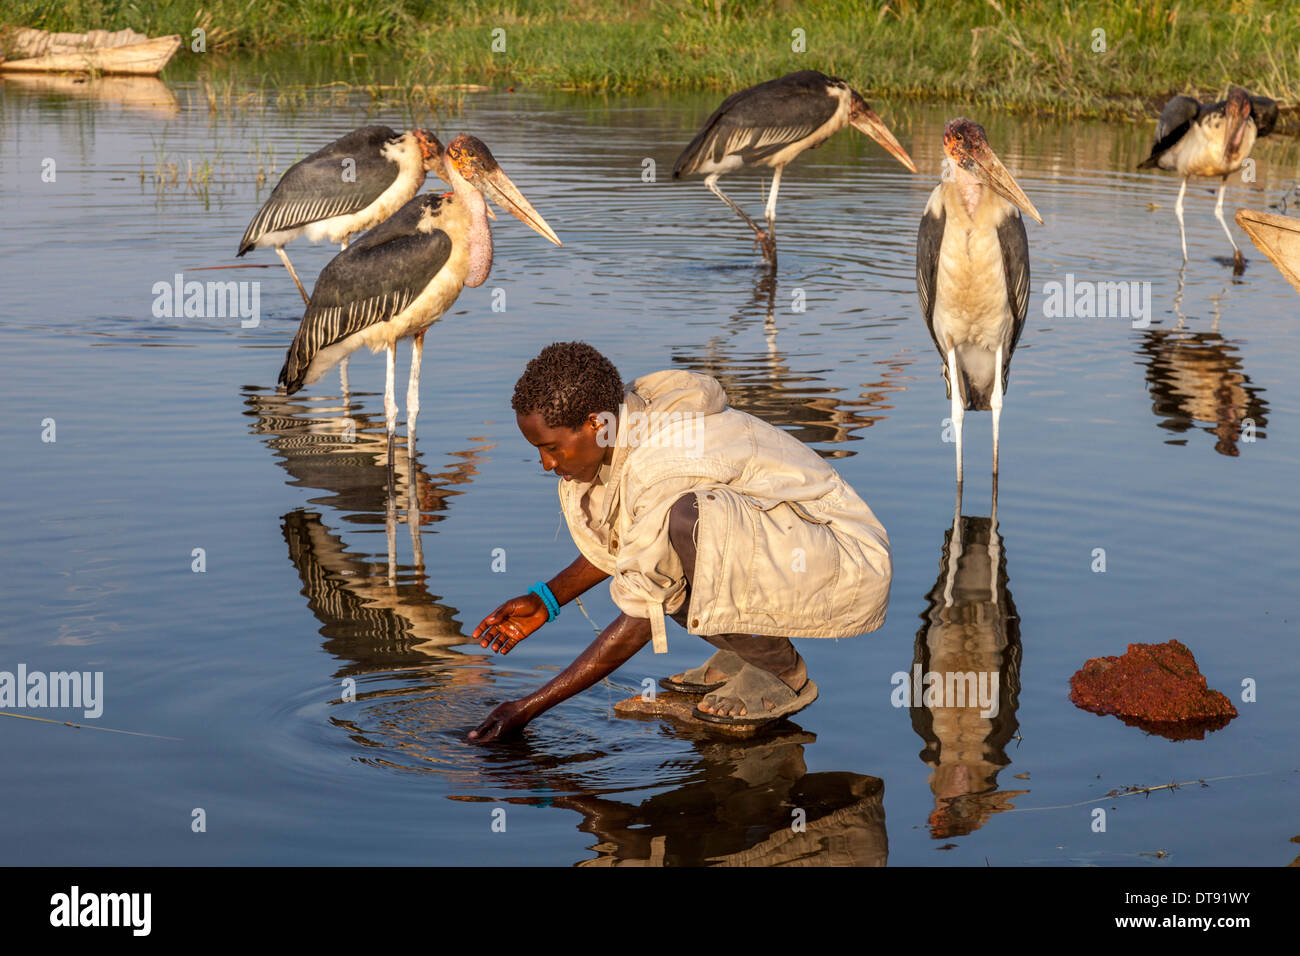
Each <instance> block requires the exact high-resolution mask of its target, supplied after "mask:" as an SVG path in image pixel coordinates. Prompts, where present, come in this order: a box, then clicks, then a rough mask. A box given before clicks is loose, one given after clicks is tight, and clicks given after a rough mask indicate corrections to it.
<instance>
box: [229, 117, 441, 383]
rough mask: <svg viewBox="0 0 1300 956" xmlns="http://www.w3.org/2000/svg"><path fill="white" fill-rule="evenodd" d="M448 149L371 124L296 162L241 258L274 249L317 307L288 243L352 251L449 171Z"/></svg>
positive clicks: (251, 229)
mask: <svg viewBox="0 0 1300 956" xmlns="http://www.w3.org/2000/svg"><path fill="white" fill-rule="evenodd" d="M442 153H443V150H442V144H441V143H440V142H438V137H436V136H434V135H433V133H431V132H430V131H429V130H427V129H410V130H407V131H406V132H405V133H401V134H398V133H396V132H394V131H393V130H391V129H389V128H388V127H387V126H363V127H361V128H360V129H355V130H353V131H352V132H351V133H348V134H347V135H346V136H341V137H339V138H338V139H336V140H335V141H334V142H332V143H330V144H329V145H328V146H323V147H321V148H320V149H318V150H316V152H314V153H312V154H311V155H310V156H308V157H306V158H305V159H302V160H299V161H298V162H296V163H294V164H293V165H292V166H290V167H289V169H288V170H287V171H286V172H285V174H284V175H283V176H282V177H280V182H279V183H277V184H276V187H275V189H274V190H272V191H271V195H270V196H269V197H267V200H266V202H265V203H263V204H262V208H261V209H259V210H258V211H257V215H255V216H254V217H253V221H252V222H250V223H249V224H248V228H247V229H245V230H244V238H243V239H242V240H240V243H239V251H238V252H237V253H235V257H236V258H238V257H240V256H242V255H244V254H245V253H246V252H248V251H249V250H250V249H257V248H261V247H265V246H272V247H273V248H274V249H275V252H276V255H278V256H279V257H280V261H281V262H283V263H284V267H285V268H286V269H288V270H289V275H290V276H291V277H292V278H293V283H294V285H296V286H297V287H298V293H299V294H300V295H301V296H302V301H303V302H310V301H311V299H310V297H309V296H308V295H307V290H306V289H305V288H304V287H303V284H302V280H301V279H299V278H298V273H297V271H295V270H294V268H293V263H292V262H290V261H289V255H288V253H286V252H285V251H284V247H285V244H286V243H289V242H292V241H293V240H294V239H296V238H298V237H299V236H301V235H303V234H306V236H307V239H308V240H309V241H311V242H319V241H320V240H322V239H328V240H329V241H330V242H337V243H339V244H340V245H341V246H342V248H343V249H347V247H348V240H349V239H350V238H351V237H352V236H354V235H356V234H357V233H359V232H365V231H366V230H367V229H371V228H373V227H374V226H377V225H379V224H380V223H381V222H383V221H384V220H385V219H387V218H388V217H389V216H391V215H392V214H393V213H394V212H396V211H397V210H398V209H400V208H401V207H402V205H403V204H404V203H406V202H408V201H409V200H410V199H411V197H412V196H414V195H415V194H416V193H418V192H419V191H420V187H421V186H423V185H424V176H425V173H426V172H429V171H435V172H437V173H438V174H439V175H440V176H443V177H444V178H445V173H443V154H442ZM339 380H340V382H341V383H342V386H343V395H344V397H345V399H346V396H347V393H348V364H347V359H344V360H343V361H342V362H340V363H339Z"/></svg>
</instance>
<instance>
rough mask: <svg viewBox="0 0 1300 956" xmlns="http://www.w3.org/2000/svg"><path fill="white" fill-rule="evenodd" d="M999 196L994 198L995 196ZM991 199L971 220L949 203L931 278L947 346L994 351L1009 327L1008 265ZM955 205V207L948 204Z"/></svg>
mask: <svg viewBox="0 0 1300 956" xmlns="http://www.w3.org/2000/svg"><path fill="white" fill-rule="evenodd" d="M993 198H997V197H993ZM1001 202H1002V200H1001V199H1000V198H998V202H997V203H995V202H993V201H991V199H987V198H986V199H985V201H984V202H982V203H980V205H979V207H978V208H977V209H976V218H975V220H974V221H972V220H971V218H970V217H969V216H967V215H966V212H965V210H964V209H962V208H961V207H960V205H959V204H955V203H954V204H948V208H947V218H946V220H945V222H944V230H943V243H942V245H940V247H939V268H938V274H937V275H936V276H935V300H934V320H933V321H934V331H935V335H936V336H937V338H938V340H939V343H940V344H941V345H943V346H944V348H945V350H946V349H947V348H948V347H949V346H962V345H968V346H978V347H980V348H984V349H987V350H989V351H990V352H994V351H996V350H997V348H998V346H999V345H1001V344H1002V343H1003V342H1004V340H1005V337H1006V334H1007V329H1008V328H1009V327H1010V326H1011V325H1012V315H1011V306H1010V303H1009V302H1008V299H1007V280H1006V268H1005V266H1004V265H1003V261H1002V244H1001V243H1000V242H999V240H998V230H997V226H996V225H995V222H996V219H995V210H996V207H997V205H998V203H1001ZM954 205H956V206H957V209H956V210H954V209H953V208H951V207H952V206H954Z"/></svg>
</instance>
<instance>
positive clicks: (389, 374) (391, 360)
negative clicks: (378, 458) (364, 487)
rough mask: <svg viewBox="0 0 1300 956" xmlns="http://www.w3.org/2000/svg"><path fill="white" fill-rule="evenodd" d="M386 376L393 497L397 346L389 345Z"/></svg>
mask: <svg viewBox="0 0 1300 956" xmlns="http://www.w3.org/2000/svg"><path fill="white" fill-rule="evenodd" d="M385 357H386V362H385V374H384V425H385V426H387V428H388V496H389V500H390V501H391V500H392V496H393V442H394V438H395V436H396V434H397V399H396V397H394V395H393V378H394V366H395V365H396V360H397V346H396V345H395V344H393V343H391V342H390V343H389V344H388V348H387V350H386V353H385Z"/></svg>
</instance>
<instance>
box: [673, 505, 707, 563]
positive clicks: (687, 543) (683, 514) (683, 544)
mask: <svg viewBox="0 0 1300 956" xmlns="http://www.w3.org/2000/svg"><path fill="white" fill-rule="evenodd" d="M699 520H700V506H699V503H698V502H697V501H696V500H695V492H693V491H692V492H690V493H688V494H685V495H682V496H681V497H680V498H678V499H677V500H676V501H675V502H673V506H672V508H670V509H669V510H668V543H669V544H670V545H672V548H673V550H674V551H676V552H677V556H678V557H680V558H682V559H683V561H685V560H686V558H687V556H689V557H690V558H692V559H694V557H695V526H696V525H697V524H698V523H699ZM691 563H692V564H693V563H694V561H693V560H692V562H691Z"/></svg>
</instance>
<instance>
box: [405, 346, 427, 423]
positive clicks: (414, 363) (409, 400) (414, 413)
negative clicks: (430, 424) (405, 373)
mask: <svg viewBox="0 0 1300 956" xmlns="http://www.w3.org/2000/svg"><path fill="white" fill-rule="evenodd" d="M423 356H424V332H417V333H415V336H414V337H413V338H412V339H411V378H410V381H409V382H408V383H407V385H406V444H407V446H408V447H410V448H414V447H415V420H416V418H418V417H419V415H420V359H421V358H422V357H423Z"/></svg>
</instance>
